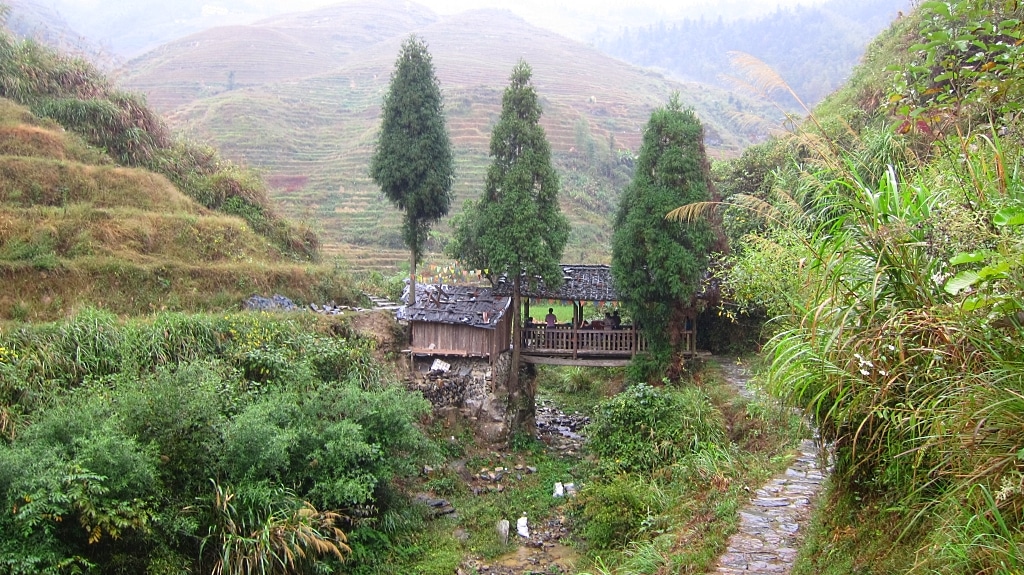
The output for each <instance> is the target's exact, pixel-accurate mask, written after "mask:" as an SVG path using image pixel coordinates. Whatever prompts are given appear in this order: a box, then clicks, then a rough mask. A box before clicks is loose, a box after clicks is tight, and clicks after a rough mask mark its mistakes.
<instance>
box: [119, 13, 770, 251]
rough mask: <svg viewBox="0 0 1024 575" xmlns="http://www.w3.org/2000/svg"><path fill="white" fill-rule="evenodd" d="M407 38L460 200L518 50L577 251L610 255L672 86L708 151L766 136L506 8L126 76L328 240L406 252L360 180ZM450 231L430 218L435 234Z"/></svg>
mask: <svg viewBox="0 0 1024 575" xmlns="http://www.w3.org/2000/svg"><path fill="white" fill-rule="evenodd" d="M410 33H416V34H417V35H420V36H422V37H423V38H424V39H425V40H426V42H427V44H428V46H429V48H430V51H431V54H432V55H433V59H434V65H435V67H436V70H437V75H438V78H439V80H440V83H441V87H442V90H443V93H444V96H445V107H446V114H447V118H448V125H449V131H450V133H451V136H452V140H453V144H454V147H455V152H456V163H457V177H456V184H455V193H456V197H457V200H456V201H457V204H460V203H461V202H462V201H464V200H465V199H468V198H473V197H476V196H478V195H479V193H480V190H482V188H483V178H484V172H485V170H486V166H487V162H488V143H489V139H490V129H491V127H492V126H493V124H494V122H495V121H496V119H497V116H498V114H499V112H500V106H501V93H502V90H503V89H504V87H505V85H507V83H508V75H509V73H510V71H511V70H512V67H513V66H514V65H515V64H516V62H517V61H518V60H519V59H520V58H524V59H525V60H526V61H527V62H528V63H530V64H531V66H533V70H534V83H535V85H536V87H537V90H538V93H539V95H540V97H541V101H542V105H543V107H544V117H543V120H542V124H543V125H544V128H545V130H546V131H547V134H548V139H549V141H550V142H551V146H552V150H553V154H554V158H555V162H556V164H557V166H558V168H559V171H560V174H561V178H562V187H563V203H564V205H563V207H564V209H565V210H566V212H567V214H568V215H569V217H570V219H571V220H572V221H573V224H574V228H573V234H572V238H571V240H570V248H569V255H570V256H571V259H574V260H580V261H604V260H606V258H607V255H608V254H607V249H608V248H607V246H608V245H609V238H610V234H611V214H612V212H613V210H614V207H615V205H616V203H617V200H618V193H619V191H620V190H621V189H622V188H623V187H624V186H625V185H626V183H628V181H629V178H630V176H631V173H632V171H631V170H632V168H631V165H632V158H633V154H634V153H635V152H636V151H637V150H638V149H639V143H640V137H641V130H642V128H643V126H644V125H645V124H646V122H647V120H648V118H649V116H650V113H651V111H652V110H653V109H654V108H655V107H657V106H660V105H664V104H665V103H666V102H667V101H668V99H669V98H670V96H671V94H672V93H673V92H676V91H678V92H680V94H681V99H682V100H683V101H684V102H685V103H687V104H688V105H690V106H693V107H694V108H695V110H696V111H697V113H698V114H699V115H700V117H701V118H702V120H703V121H704V123H705V126H706V129H707V141H708V148H709V151H710V153H711V154H713V155H714V156H716V157H732V156H736V155H738V154H739V153H740V152H741V151H742V149H743V148H744V147H746V146H747V145H749V144H750V143H751V142H753V141H757V140H758V139H759V138H762V137H763V136H764V134H763V133H750V132H749V131H748V129H747V128H746V127H745V124H741V123H740V122H739V121H737V120H734V119H733V113H734V112H738V111H740V110H743V111H744V112H746V113H751V114H756V115H761V116H762V117H765V118H770V117H771V116H772V115H773V114H776V111H775V110H773V109H772V108H771V106H770V105H768V104H765V103H758V102H755V101H753V100H751V99H749V98H743V97H740V96H736V95H732V94H729V93H727V92H725V91H724V90H719V89H708V88H707V87H705V86H701V85H697V84H687V83H680V82H673V81H669V80H667V79H666V78H664V77H662V76H661V75H660V74H657V73H653V72H650V71H645V70H642V69H639V68H637V67H635V66H631V65H629V64H626V63H624V62H622V61H620V60H616V59H614V58H611V57H609V56H607V55H605V54H603V53H601V52H599V51H597V50H595V49H593V48H591V47H588V46H586V45H584V44H581V43H579V42H576V41H573V40H570V39H568V38H566V37H564V36H561V35H559V34H556V33H554V32H550V31H548V30H544V29H541V28H538V27H536V26H533V25H531V24H529V23H527V22H526V21H524V20H523V19H521V18H519V17H517V16H515V15H513V14H512V13H511V12H508V11H502V10H478V11H472V12H466V13H462V14H458V15H454V16H444V17H442V16H438V15H436V14H434V13H433V12H431V11H429V10H428V9H426V8H423V7H422V6H417V5H415V4H412V3H408V2H391V1H386V0H360V1H358V2H350V3H346V4H342V5H337V6H334V7H330V8H324V9H320V10H314V11H309V12H303V13H299V14H293V15H283V16H277V17H274V18H270V19H267V20H264V21H261V22H258V23H255V24H251V25H246V26H230V27H219V28H214V29H210V30H206V31H203V32H200V33H198V34H194V35H191V36H188V37H186V38H182V39H180V40H177V41H175V42H171V43H168V44H166V45H164V46H161V47H159V48H157V49H155V50H152V51H151V52H149V53H147V54H145V55H143V56H141V57H139V58H136V59H134V60H132V61H131V62H129V64H128V65H127V66H126V68H125V69H124V70H123V72H122V74H121V77H122V81H123V84H124V85H125V86H126V87H128V88H131V89H136V90H140V91H142V92H144V93H145V94H147V96H148V100H149V102H150V103H152V104H153V105H155V106H156V107H157V108H158V109H160V110H162V111H163V112H165V113H166V114H167V115H168V118H169V119H170V121H171V123H172V124H173V125H174V126H175V127H177V128H179V129H181V130H185V131H187V132H188V133H190V134H193V135H194V136H196V137H199V138H201V139H204V140H208V141H210V142H212V143H214V144H215V145H216V146H217V147H218V148H219V149H221V150H222V151H223V152H224V153H225V154H226V155H228V156H229V157H231V158H234V159H238V160H241V161H244V162H246V163H247V164H249V165H252V166H255V167H258V168H260V169H261V170H263V171H264V173H265V174H266V175H267V179H268V181H269V182H270V183H271V184H272V185H273V186H274V191H273V194H274V198H275V199H276V200H277V201H278V202H279V203H280V205H281V206H282V210H284V211H285V212H286V213H287V214H288V215H290V216H292V217H294V218H300V219H307V220H308V219H313V220H315V221H316V222H317V224H318V225H319V226H322V230H323V231H322V235H323V237H324V238H325V239H326V241H327V242H329V243H333V244H336V245H351V244H359V245H364V246H369V245H372V246H376V247H378V248H394V249H400V248H401V247H402V242H401V238H400V235H399V224H400V221H399V213H398V212H397V211H396V210H394V209H393V208H391V206H390V205H389V204H388V203H387V201H386V200H385V199H384V198H383V197H382V196H381V194H380V192H379V190H378V189H377V188H376V186H375V185H374V184H373V182H372V181H371V180H370V178H369V176H368V162H369V157H370V155H371V152H372V148H373V143H374V139H375V137H376V133H377V130H378V129H379V122H380V119H379V114H380V105H381V100H382V97H383V94H384V93H385V91H386V90H387V87H388V84H389V81H390V75H391V71H392V69H393V66H394V60H395V57H396V55H397V54H398V49H399V45H400V43H401V41H402V40H403V39H404V38H405V37H407V36H408V34H410ZM773 122H774V123H776V124H777V123H778V121H777V120H775V121H773ZM445 233H446V229H445V228H444V226H440V227H439V229H438V236H439V239H443V238H442V237H441V236H443V234H445Z"/></svg>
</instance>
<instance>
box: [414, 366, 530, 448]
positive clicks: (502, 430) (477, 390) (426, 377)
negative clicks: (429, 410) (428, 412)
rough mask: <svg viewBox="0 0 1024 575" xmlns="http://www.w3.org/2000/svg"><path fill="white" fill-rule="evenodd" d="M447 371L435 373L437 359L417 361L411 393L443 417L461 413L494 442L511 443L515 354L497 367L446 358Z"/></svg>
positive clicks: (481, 435) (478, 431)
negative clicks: (510, 391) (509, 419)
mask: <svg viewBox="0 0 1024 575" xmlns="http://www.w3.org/2000/svg"><path fill="white" fill-rule="evenodd" d="M442 361H444V362H446V363H448V364H449V366H450V367H449V369H448V370H447V371H441V370H435V371H431V370H430V368H431V365H432V364H433V363H434V358H432V357H423V358H416V359H415V360H414V361H413V365H412V377H411V379H410V381H409V389H414V390H417V391H419V392H421V393H422V394H423V397H425V398H427V400H428V401H430V403H431V404H432V405H433V406H434V411H435V412H436V413H439V414H451V413H452V412H457V413H458V414H460V415H461V416H462V417H463V418H464V419H465V420H466V421H468V422H470V424H471V425H472V426H473V427H474V428H475V429H476V433H477V437H479V438H481V439H483V440H485V441H488V442H491V443H498V442H504V441H506V440H507V439H508V423H507V416H506V412H507V411H508V377H509V370H510V369H511V366H512V354H511V353H502V354H501V355H499V356H498V357H497V359H496V360H495V362H494V365H493V366H492V365H491V362H490V360H488V359H483V358H461V357H459V358H452V357H445V358H442Z"/></svg>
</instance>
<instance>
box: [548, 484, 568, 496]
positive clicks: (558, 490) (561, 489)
mask: <svg viewBox="0 0 1024 575" xmlns="http://www.w3.org/2000/svg"><path fill="white" fill-rule="evenodd" d="M551 496H552V497H565V486H563V485H562V482H561V481H557V482H555V492H554V493H552V494H551Z"/></svg>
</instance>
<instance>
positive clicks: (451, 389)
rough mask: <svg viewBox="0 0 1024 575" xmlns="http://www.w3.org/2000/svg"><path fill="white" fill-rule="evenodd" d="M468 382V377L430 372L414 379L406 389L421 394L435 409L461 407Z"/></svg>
mask: <svg viewBox="0 0 1024 575" xmlns="http://www.w3.org/2000/svg"><path fill="white" fill-rule="evenodd" d="M469 380H470V376H469V375H460V373H453V372H451V371H449V372H448V373H443V372H441V371H430V372H427V373H426V374H423V375H422V376H421V377H418V378H416V379H414V380H413V381H412V382H410V383H409V386H408V387H409V389H412V390H416V391H419V392H420V393H422V394H423V397H425V398H426V399H427V401H429V402H430V404H431V405H433V406H434V407H435V408H442V407H462V403H463V401H464V400H465V397H466V385H467V384H468V383H469Z"/></svg>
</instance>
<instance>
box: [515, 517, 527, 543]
mask: <svg viewBox="0 0 1024 575" xmlns="http://www.w3.org/2000/svg"><path fill="white" fill-rule="evenodd" d="M516 532H518V533H519V535H520V537H526V538H529V537H530V526H529V525H527V523H526V515H523V516H522V517H520V518H519V519H518V520H517V521H516Z"/></svg>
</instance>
